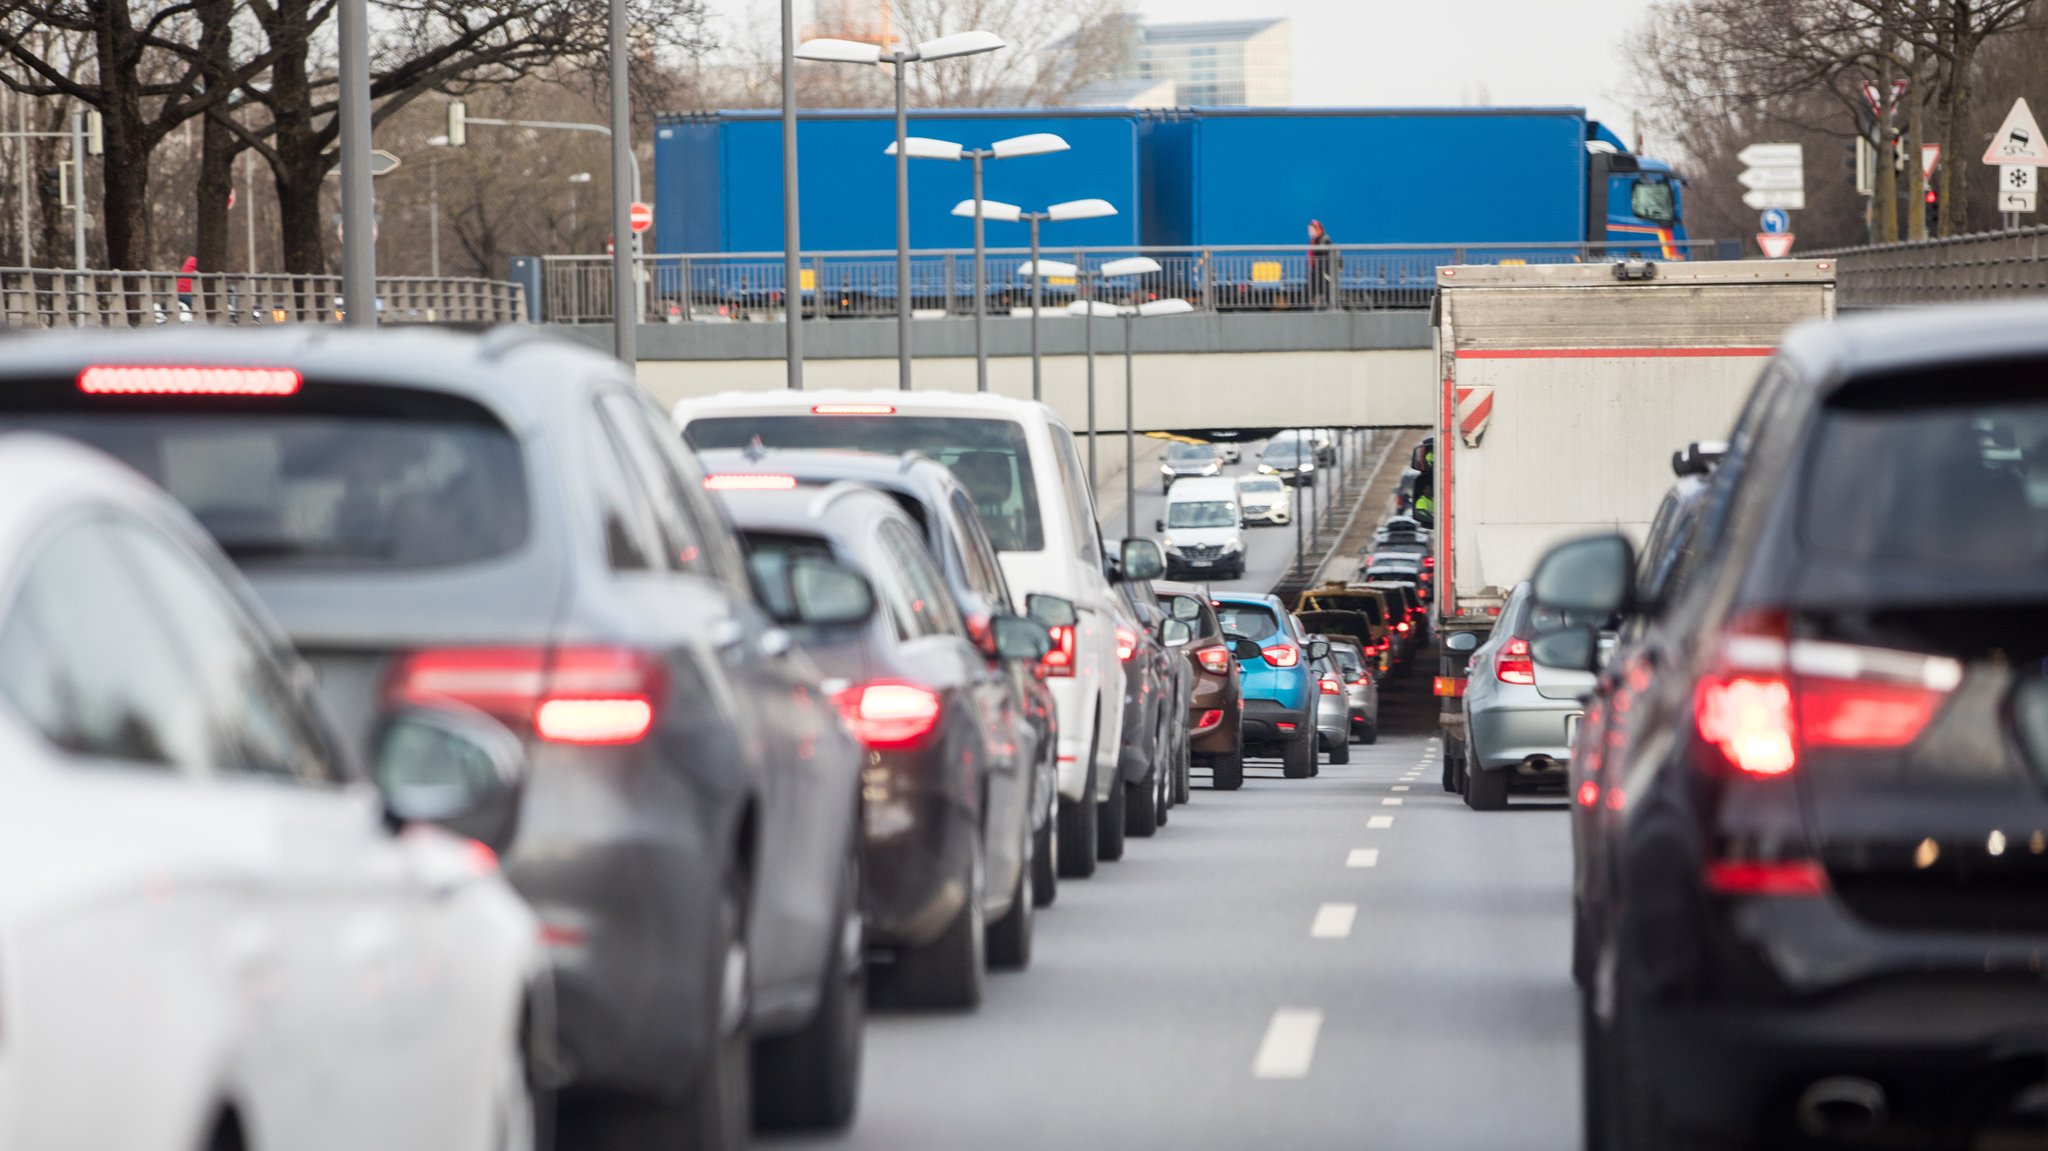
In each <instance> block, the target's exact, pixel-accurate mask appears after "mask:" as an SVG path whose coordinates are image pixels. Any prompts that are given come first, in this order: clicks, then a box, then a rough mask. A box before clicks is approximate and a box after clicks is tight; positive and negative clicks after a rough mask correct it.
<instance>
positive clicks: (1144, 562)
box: [1122, 540, 1166, 580]
mask: <svg viewBox="0 0 2048 1151" xmlns="http://www.w3.org/2000/svg"><path fill="white" fill-rule="evenodd" d="M1122 559H1123V565H1124V578H1125V579H1127V580H1152V579H1158V578H1159V577H1160V576H1163V575H1165V574H1166V553H1165V552H1162V551H1160V550H1159V545H1158V544H1157V543H1154V542H1153V541H1151V540H1125V541H1124V546H1123V555H1122Z"/></svg>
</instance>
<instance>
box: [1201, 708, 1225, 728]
mask: <svg viewBox="0 0 2048 1151" xmlns="http://www.w3.org/2000/svg"><path fill="white" fill-rule="evenodd" d="M1222 722H1223V709H1222V708H1220V707H1212V708H1209V709H1207V710H1205V711H1204V712H1202V718H1200V719H1198V720H1196V721H1195V730H1196V731H1206V730H1208V729H1209V728H1212V727H1215V726H1216V725H1217V724H1219V723H1222Z"/></svg>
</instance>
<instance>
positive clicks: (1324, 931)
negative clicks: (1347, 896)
mask: <svg viewBox="0 0 2048 1151" xmlns="http://www.w3.org/2000/svg"><path fill="white" fill-rule="evenodd" d="M1357 920H1358V905H1357V904H1356V903H1325V904H1323V905H1322V906H1321V907H1318V908H1316V921H1315V922H1314V923H1311V924H1309V928H1308V934H1309V937H1310V938H1311V939H1349V938H1350V937H1351V925H1352V924H1353V923H1355V922H1357Z"/></svg>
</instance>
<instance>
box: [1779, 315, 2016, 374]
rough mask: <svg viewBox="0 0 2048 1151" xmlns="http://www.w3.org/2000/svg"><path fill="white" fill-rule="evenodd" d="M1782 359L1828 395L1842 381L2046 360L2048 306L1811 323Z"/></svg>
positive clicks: (1785, 347) (1796, 333)
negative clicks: (1949, 367)
mask: <svg viewBox="0 0 2048 1151" xmlns="http://www.w3.org/2000/svg"><path fill="white" fill-rule="evenodd" d="M1778 356H1779V358H1780V359H1783V360H1785V361H1787V362H1789V363H1790V364H1792V365H1793V366H1795V367H1797V368H1799V369H1800V370H1799V371H1798V372H1797V373H1795V375H1796V376H1797V377H1798V378H1799V379H1800V380H1801V381H1802V382H1803V383H1804V384H1805V386H1806V387H1807V388H1808V389H1813V390H1817V391H1818V392H1819V393H1820V394H1823V395H1825V394H1826V393H1828V392H1831V391H1833V390H1834V388H1835V387H1836V386H1838V385H1839V384H1841V383H1842V382H1843V381H1844V380H1847V379H1850V378H1855V377H1860V376H1868V375H1880V374H1885V373H1890V372H1906V371H1913V370H1916V369H1924V368H1932V367H1939V366H1941V365H1944V364H1956V363H1968V362H1977V361H1986V360H2003V359H2024V358H2033V357H2039V358H2048V303H2044V302H2041V301H2036V300H2027V301H2008V302H1999V303H1984V304H1972V305H1971V306H1970V307H1967V308H1923V309H1917V310H1906V309H1899V310H1891V309H1887V310H1885V311H1882V312H1873V313H1870V314H1868V315H1860V316H1849V317H1846V318H1843V319H1838V320H1827V321H1820V320H1811V321H1808V322H1806V323H1803V324H1800V325H1799V326H1797V327H1795V328H1793V329H1792V330H1791V331H1789V332H1787V333H1786V335H1785V338H1784V340H1783V342H1782V343H1781V344H1780V345H1779V349H1778Z"/></svg>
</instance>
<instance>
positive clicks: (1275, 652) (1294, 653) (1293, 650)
mask: <svg viewBox="0 0 2048 1151" xmlns="http://www.w3.org/2000/svg"><path fill="white" fill-rule="evenodd" d="M1259 654H1260V655H1262V656H1265V657H1266V662H1267V663H1270V664H1272V665H1273V666H1274V667H1293V666H1295V665H1296V664H1298V663H1300V662H1301V649H1300V648H1298V647H1295V646H1294V645H1293V644H1291V643H1276V644H1274V645H1273V646H1272V647H1268V648H1261V649H1260V650H1259Z"/></svg>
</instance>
